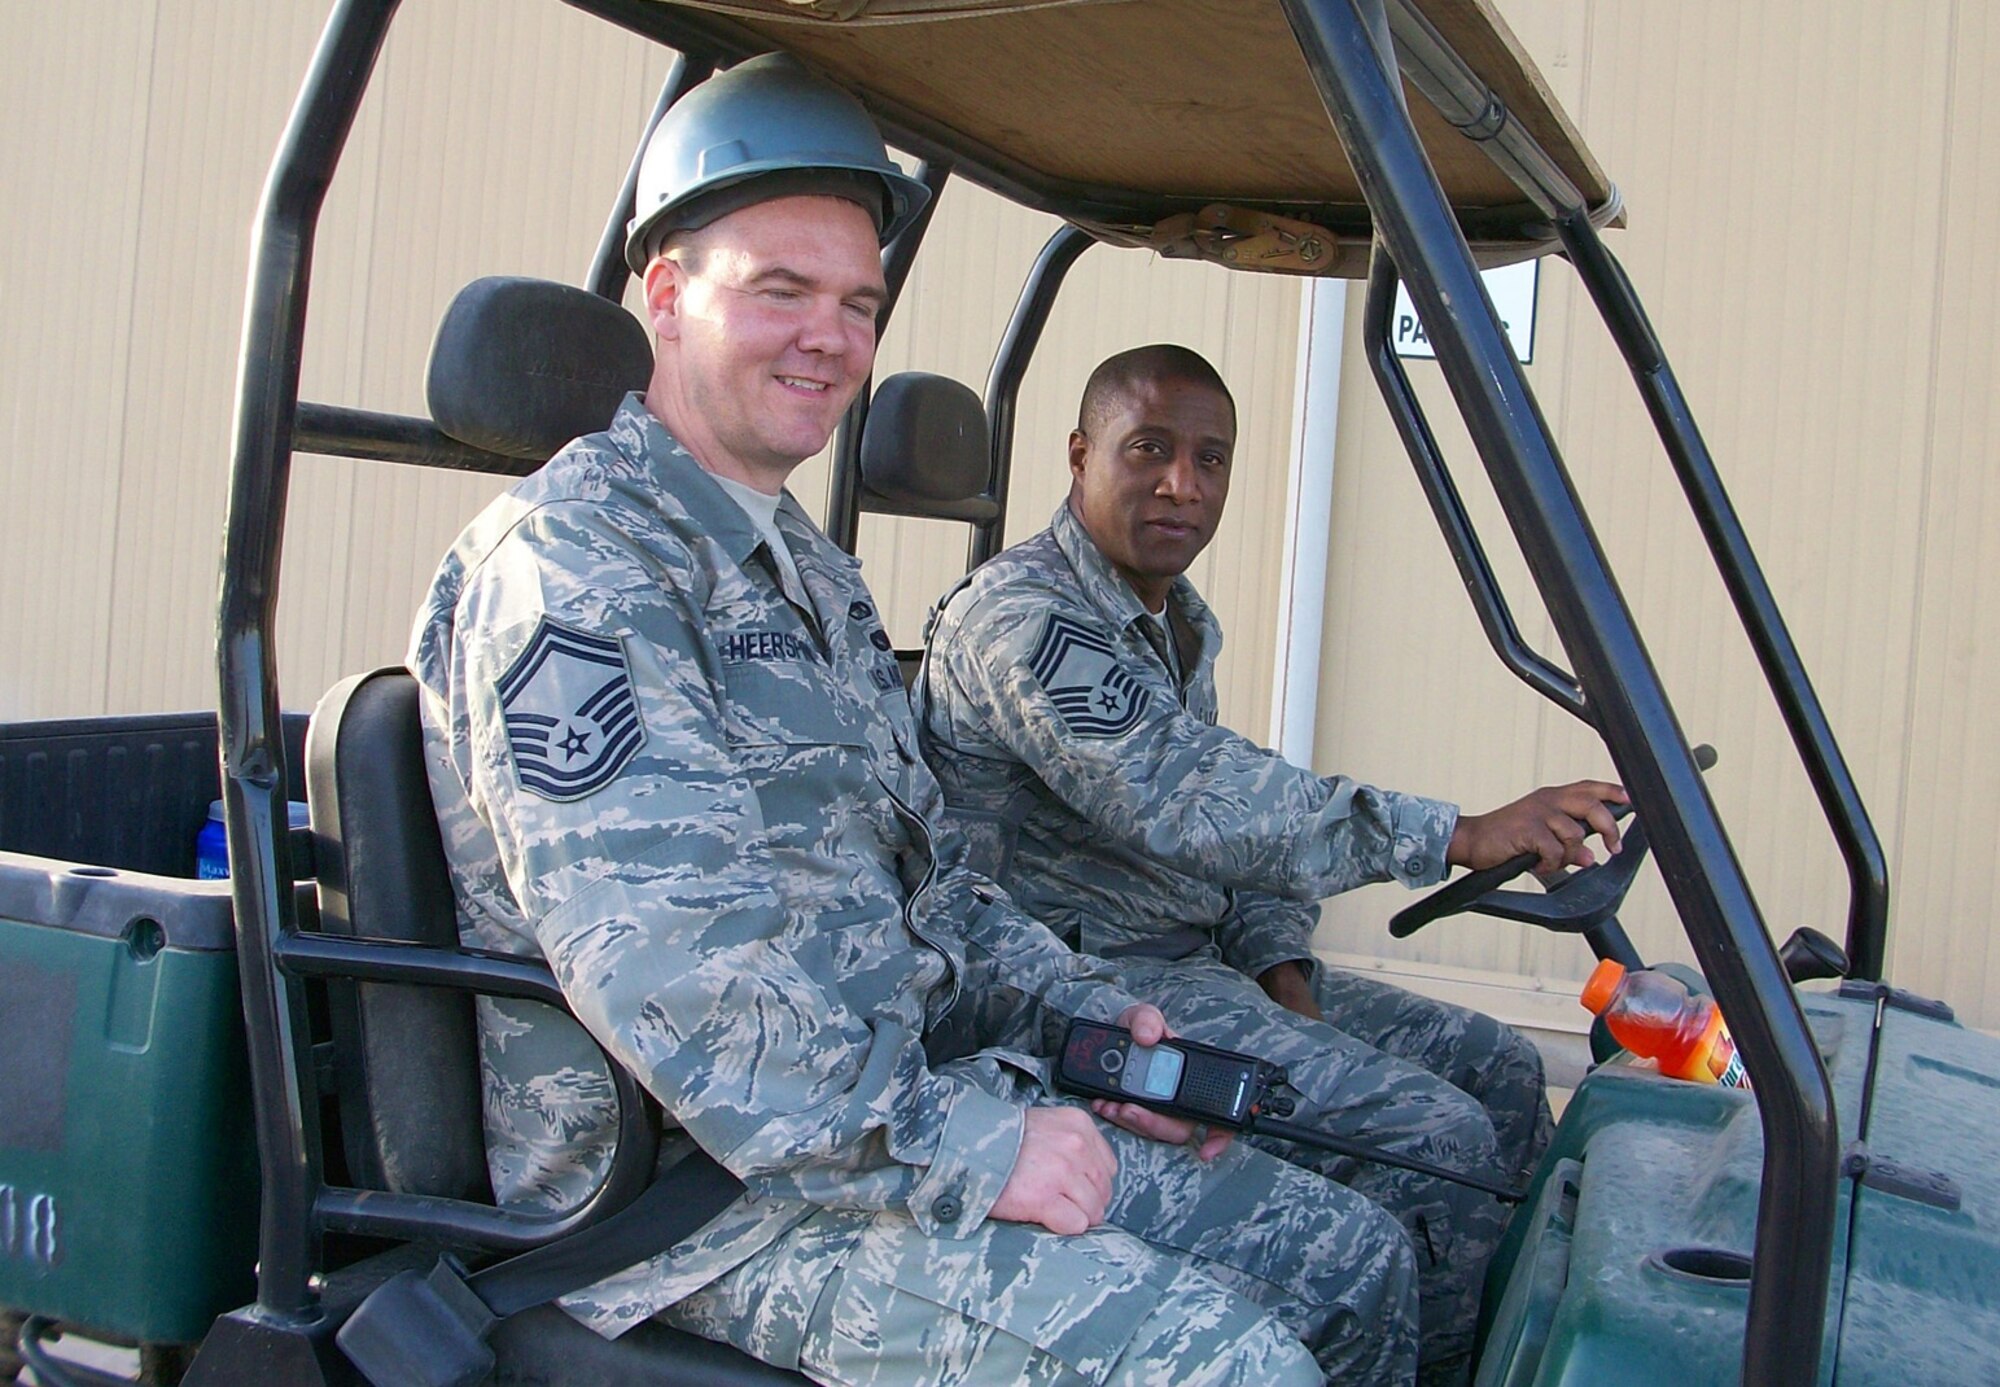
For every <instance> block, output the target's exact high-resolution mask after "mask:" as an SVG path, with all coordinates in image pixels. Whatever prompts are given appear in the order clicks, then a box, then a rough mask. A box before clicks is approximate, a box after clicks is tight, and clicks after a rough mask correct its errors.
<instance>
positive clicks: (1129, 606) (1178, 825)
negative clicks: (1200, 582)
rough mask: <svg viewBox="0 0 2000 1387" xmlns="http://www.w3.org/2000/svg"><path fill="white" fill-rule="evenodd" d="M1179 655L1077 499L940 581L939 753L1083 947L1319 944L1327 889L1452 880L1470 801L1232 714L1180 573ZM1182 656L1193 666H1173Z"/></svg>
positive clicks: (921, 712) (1032, 899) (951, 785)
mask: <svg viewBox="0 0 2000 1387" xmlns="http://www.w3.org/2000/svg"><path fill="white" fill-rule="evenodd" d="M1167 613H1168V618H1169V625H1170V627H1171V629H1172V630H1173V631H1174V633H1175V636H1176V637H1177V641H1178V646H1179V649H1178V652H1177V654H1178V659H1176V660H1175V661H1174V665H1170V664H1169V652H1168V650H1167V649H1166V647H1165V644H1164V637H1163V636H1162V634H1161V631H1160V627H1159V625H1158V624H1157V623H1156V622H1154V621H1151V620H1148V619H1147V617H1146V611H1145V608H1144V606H1143V605H1142V604H1141V603H1140V601H1139V599H1138V597H1137V595H1136V594H1134V593H1133V591H1132V589H1131V587H1130V586H1129V585H1128V584H1127V583H1126V582H1125V580H1124V579H1123V578H1122V577H1121V576H1119V574H1118V572H1117V570H1115V569H1114V568H1112V566H1111V565H1110V563H1109V562H1108V561H1107V560H1106V559H1105V557H1104V556H1103V554H1102V553H1101V552H1100V551H1099V550H1098V548H1097V546H1096V544H1095V543H1094V542H1093V541H1092V540H1091V538H1090V536H1089V534H1088V533H1086V532H1085V530H1084V528H1083V525H1082V523H1081V522H1080V521H1078V520H1077V518H1076V516H1075V515H1074V514H1073V513H1072V512H1071V511H1070V509H1069V505H1068V503H1067V502H1065V503H1064V504H1062V505H1060V506H1058V507H1056V513H1055V518H1054V519H1053V520H1052V521H1051V522H1050V525H1049V528H1048V529H1046V530H1044V531H1042V532H1041V533H1040V534H1038V535H1036V536H1035V537H1034V538H1032V539H1029V540H1027V541H1025V542H1023V543H1021V544H1018V545H1015V546H1014V547H1013V548H1011V549H1009V550H1007V551H1006V552H1005V553H1003V554H1001V555H999V556H998V557H996V558H994V559H993V560H992V561H991V562H989V563H987V564H985V565H983V566H982V567H980V568H978V569H976V570H974V571H973V572H972V573H971V574H970V575H969V576H968V577H967V578H966V579H965V580H964V581H963V582H962V583H960V584H959V586H958V587H956V588H955V589H953V590H952V591H951V592H950V593H948V594H946V596H945V598H944V599H943V600H942V601H941V602H940V603H939V604H938V607H937V610H936V611H935V612H934V613H933V615H932V617H931V626H930V630H929V631H928V632H927V634H926V640H927V641H928V643H929V653H928V655H927V657H926V659H925V662H924V673H923V677H922V683H921V687H920V691H919V696H918V731H919V735H920V736H921V738H922V740H923V748H924V754H925V756H926V757H927V758H928V759H929V761H930V764H931V768H932V770H933V771H935V772H936V774H937V776H938V778H939V779H940V780H941V781H942V782H943V784H944V791H945V799H946V801H947V803H949V805H950V806H951V818H952V820H953V821H954V823H955V824H956V825H957V826H958V827H959V828H960V829H961V830H963V832H964V833H965V834H966V835H967V837H968V839H969V840H970V841H971V842H972V843H973V845H974V857H973V861H974V863H975V864H976V865H978V866H979V867H980V869H981V870H982V871H985V872H988V873H989V874H991V875H992V876H994V877H995V878H996V879H997V880H999V881H1001V882H1002V883H1003V884H1004V885H1005V886H1006V887H1007V889H1008V891H1009V892H1010V893H1011V894H1012V895H1013V897H1014V898H1015V900H1016V901H1018V902H1019V903H1020V905H1021V908H1022V909H1024V910H1026V911H1028V912H1029V913H1031V914H1032V915H1034V916H1035V917H1036V918H1037V919H1040V920H1043V921H1046V922H1047V923H1048V924H1049V925H1050V927H1051V928H1053V929H1054V930H1055V931H1056V932H1057V933H1058V934H1060V935H1062V936H1063V937H1064V938H1066V939H1068V940H1069V941H1070V942H1071V943H1073V944H1075V945H1076V946H1077V947H1078V948H1080V949H1082V950H1083V951H1084V952H1085V953H1090V954H1097V955H1108V956H1114V957H1115V956H1118V955H1121V954H1127V955H1129V954H1138V955H1144V956H1149V957H1167V958H1178V957H1182V956H1184V955H1186V954H1189V953H1193V952H1195V951H1197V950H1200V949H1206V948H1209V947H1211V946H1212V947H1213V948H1215V949H1216V950H1218V951H1219V952H1220V954H1221V956H1222V957H1223V959H1224V960H1225V961H1227V962H1228V963H1230V964H1231V965H1232V966H1234V967H1236V968H1238V969H1240V970H1241V971H1243V972H1245V973H1247V974H1249V975H1251V976H1252V977H1255V976H1256V975H1257V974H1259V973H1261V972H1263V971H1264V970H1265V969H1267V968H1270V967H1271V966H1272V965H1274V964H1277V963H1281V962H1284V961H1286V960H1288V959H1296V960H1298V961H1300V962H1302V963H1304V964H1305V965H1306V966H1307V968H1308V969H1311V968H1312V967H1313V966H1314V965H1313V961H1312V930H1313V926H1314V925H1315V924H1316V923H1317V921H1318V917H1319V907H1318V905H1317V901H1318V900H1319V899H1320V898H1321V897H1324V896H1330V895H1334V894H1336V893H1338V892H1341V891H1345V890H1348V889H1349V888H1351V887H1354V886H1359V885H1362V884H1363V883H1366V882H1372V881H1384V880H1392V879H1393V880H1398V881H1402V882H1404V883H1406V884H1408V885H1410V886H1426V885H1430V884H1432V883H1434V882H1437V881H1441V880H1442V879H1443V878H1444V875H1445V870H1446V863H1445V848H1446V846H1447V845H1448V844H1449V843H1450V841H1451V834H1452V829H1453V828H1454V827H1455V826H1456V824H1457V822H1458V809H1457V807H1456V806H1454V805H1451V804H1448V803H1445V802H1443V801H1440V800H1431V799H1423V798H1421V797H1419V796H1416V795H1406V794H1399V793H1396V792H1394V791H1389V790H1377V789H1374V788H1373V787H1371V786H1367V785H1361V784H1358V783H1356V782H1355V781H1353V780H1350V779H1348V778H1346V777H1345V776H1326V777H1322V776H1318V775H1314V774H1312V773H1311V772H1309V771H1304V770H1300V769H1299V768H1298V767H1296V766H1293V765H1291V764H1290V763H1289V762H1287V761H1285V760H1284V759H1283V758H1281V757H1280V756H1278V755H1277V754H1276V753H1275V752H1270V751H1266V750H1264V749H1263V748H1261V747H1258V746H1257V745H1255V744H1254V743H1252V742H1250V741H1248V740H1247V739H1245V738H1243V737H1240V736H1238V735H1237V734H1236V733H1234V732H1231V731H1229V730H1228V729H1226V728H1221V727H1217V726H1216V725H1215V720H1216V695H1215V660H1216V655H1217V653H1218V652H1219V651H1220V649H1221V647H1222V629H1221V627H1220V625H1218V623H1217V622H1216V620H1215V617H1214V615H1213V614H1212V613H1211V612H1210V611H1209V608H1208V604H1207V603H1205V602H1203V601H1202V600H1201V596H1200V594H1199V593H1197V592H1196V591H1195V588H1194V584H1192V583H1191V582H1189V581H1188V579H1187V578H1186V577H1185V576H1182V577H1180V578H1177V579H1175V580H1174V584H1173V587H1172V590H1171V591H1170V592H1169V594H1168V597H1167ZM1175 665H1177V666H1178V668H1179V669H1180V670H1181V671H1182V672H1183V678H1182V679H1181V680H1179V681H1177V680H1176V679H1175V677H1174V675H1173V673H1172V669H1173V667H1174V666H1175Z"/></svg>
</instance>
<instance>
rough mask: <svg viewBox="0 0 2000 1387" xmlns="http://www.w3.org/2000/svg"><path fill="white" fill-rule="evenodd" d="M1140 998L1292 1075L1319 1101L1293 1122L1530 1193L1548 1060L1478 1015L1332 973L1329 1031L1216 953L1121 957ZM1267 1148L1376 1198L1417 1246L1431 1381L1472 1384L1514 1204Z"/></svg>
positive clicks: (1324, 972)
mask: <svg viewBox="0 0 2000 1387" xmlns="http://www.w3.org/2000/svg"><path fill="white" fill-rule="evenodd" d="M1116 962H1117V966H1118V968H1119V972H1120V975H1121V978H1120V980H1121V981H1122V982H1123V984H1124V985H1125V987H1126V988H1127V990H1129V991H1130V992H1131V993H1132V994H1133V995H1134V996H1137V997H1141V998H1144V999H1145V1000H1147V1001H1150V1002H1153V1003H1155V1004H1156V1005H1157V1006H1159V1008H1160V1009H1161V1010H1162V1011H1164V1012H1165V1013H1166V1016H1167V1020H1168V1022H1169V1023H1170V1024H1171V1025H1172V1026H1173V1028H1174V1030H1175V1031H1176V1032H1177V1033H1179V1034H1180V1035H1183V1036H1186V1037H1187V1038H1188V1039H1190V1040H1199V1041H1204V1042H1206V1043H1208V1044H1211V1045H1218V1046H1222V1047H1224V1048H1226V1049H1231V1050H1240V1051H1244V1052H1247V1053H1250V1054H1254V1055H1257V1056H1259V1057H1260V1058H1263V1059H1267V1060H1270V1061H1272V1062H1273V1063H1275V1064H1281V1065H1283V1066H1285V1068H1286V1070H1287V1071H1288V1072H1289V1075H1290V1079H1291V1083H1292V1085H1293V1086H1294V1087H1295V1088H1297V1089H1298V1090H1299V1092H1300V1093H1301V1094H1302V1095H1303V1098H1302V1100H1301V1101H1300V1103H1299V1106H1298V1110H1297V1112H1296V1113H1295V1114H1294V1115H1293V1117H1292V1119H1291V1120H1292V1121H1293V1122H1295V1123H1297V1124H1298V1125H1300V1126H1305V1127H1315V1128H1319V1129H1321V1130H1324V1131H1329V1132H1333V1133H1336V1134H1338V1135H1340V1136H1343V1137H1347V1138H1350V1139H1352V1140H1355V1141H1361V1142H1367V1143H1369V1144H1371V1145H1374V1146H1377V1147H1380V1148H1382V1149H1383V1150H1386V1151H1392V1152H1396V1153H1398V1154H1404V1155H1410V1156H1416V1157H1418V1158H1420V1159H1423V1160H1426V1161H1429V1162H1431V1163H1433V1164H1436V1165H1441V1166H1444V1167H1445V1168H1447V1169H1451V1170H1463V1171H1466V1172H1468V1173H1473V1174H1478V1175H1482V1176H1485V1177H1487V1178H1489V1179H1499V1180H1504V1181H1508V1182H1511V1183H1519V1182H1520V1181H1522V1180H1524V1179H1525V1178H1526V1177H1527V1175H1528V1173H1529V1172H1530V1171H1532V1170H1533V1169H1534V1166H1535V1163H1536V1162H1537V1161H1538V1160H1540V1158H1541V1154H1542V1152H1543V1150H1544V1149H1546V1147H1547V1146H1548V1143H1549V1138H1550V1136H1551V1134H1552V1124H1551V1122H1550V1120H1549V1107H1548V1099H1547V1096H1546V1094H1545V1092H1544V1086H1543V1079H1542V1065H1541V1057H1540V1055H1539V1054H1538V1053H1537V1052H1536V1050H1535V1048H1534V1046H1533V1045H1532V1044H1530V1043H1529V1042H1528V1041H1527V1040H1526V1039H1525V1038H1523V1037H1522V1036H1520V1035H1518V1034H1517V1033H1516V1032H1514V1031H1513V1030H1512V1029H1510V1028H1509V1027H1507V1026H1504V1025H1502V1024H1501V1023H1499V1022H1497V1021H1494V1020H1493V1019H1492V1018H1490V1017H1486V1016H1482V1015H1479V1014H1478V1013H1476V1012H1472V1011H1468V1010H1466V1009H1464V1008H1462V1007H1453V1006H1448V1005H1446V1004H1444V1003H1440V1002H1433V1001H1430V1000H1429V999H1427V998H1423V997H1419V996H1417V995H1416V994H1415V993H1412V992H1408V991H1405V990H1404V989H1402V988H1398V987H1393V986H1390V985H1388V984H1386V983H1382V982H1377V981H1374V980H1371V979H1368V978H1364V977H1359V976H1356V975H1354V974H1351V973H1340V972H1336V971H1334V970H1332V969H1328V968H1321V969H1319V970H1318V975H1317V980H1316V983H1317V992H1318V1000H1319V1004H1320V1010H1321V1012H1322V1014H1324V1015H1325V1016H1326V1018H1327V1023H1326V1024H1321V1023H1319V1022H1316V1021H1310V1020H1307V1019H1306V1018H1305V1017H1303V1016H1299V1015H1297V1014H1296V1013H1294V1012H1290V1011H1286V1010H1285V1009H1284V1008H1282V1007H1280V1006H1278V1005H1277V1003H1275V1002H1273V1001H1272V1000H1271V999H1270V998H1269V997H1267V996H1266V995H1265V994H1264V991H1263V989H1262V988H1260V987H1258V986H1257V984H1256V983H1255V982H1254V981H1252V980H1251V979H1249V978H1247V977H1245V976H1244V975H1243V974H1241V973H1239V972H1237V971H1236V970H1235V969H1233V968H1230V967H1229V966H1228V965H1226V964H1224V963H1223V962H1221V960H1220V959H1216V958H1213V957H1208V956H1203V955H1196V956H1194V957H1190V958H1183V959H1175V960H1161V959H1132V958H1121V959H1118V960H1116ZM1251 1141H1252V1142H1253V1143H1254V1144H1256V1145H1258V1146H1262V1147H1264V1148H1266V1149H1268V1150H1270V1151H1273V1152H1275V1153H1277V1154H1279V1155H1282V1156H1284V1157H1285V1158H1286V1159H1287V1160H1291V1161H1295V1162H1297V1163H1299V1164H1300V1165H1303V1166H1305V1167H1307V1168H1309V1169H1312V1170H1316V1171H1319V1172H1320V1173H1322V1174H1324V1175H1327V1176H1329V1177H1331V1178H1333V1179H1335V1180H1339V1181H1341V1182H1343V1183H1345V1184H1347V1185H1349V1186H1351V1187H1352V1188H1354V1189H1356V1190H1359V1191H1361V1192H1362V1193H1364V1194H1366V1195H1367V1196H1368V1197H1369V1198H1370V1199H1372V1200H1374V1201H1375V1202H1376V1203H1377V1204H1379V1205H1381V1206H1382V1208H1384V1209H1385V1210H1387V1211H1388V1212H1389V1213H1391V1214H1393V1215H1394V1216H1395V1217H1396V1219H1397V1221H1398V1222H1399V1223H1401V1224H1402V1226H1403V1228H1404V1229H1405V1230H1406V1231H1407V1232H1408V1234H1409V1237H1410V1241H1411V1243H1412V1245H1413V1246H1414V1248H1415V1250H1416V1257H1417V1266H1418V1269H1419V1274H1420V1286H1421V1298H1422V1308H1421V1324H1422V1359H1423V1362H1424V1364H1425V1365H1426V1373H1425V1379H1426V1381H1439V1382H1450V1381H1455V1380H1461V1379H1462V1378H1463V1376H1464V1373H1465V1371H1466V1368H1467V1366H1468V1365H1469V1355H1470V1353H1471V1349H1472V1341H1473V1336H1474V1333H1475V1331H1476V1328H1477V1325H1478V1318H1479V1300H1480V1291H1481V1287H1482V1283H1483V1282H1484V1280H1485V1275H1486V1266H1487V1263H1488V1262H1489V1261H1490V1260H1491V1259H1492V1256H1493V1252H1494V1249H1495V1248H1496V1247H1497V1246H1498V1245H1499V1241H1500V1236H1501V1234H1502V1233H1503V1232H1504V1231H1505V1230H1506V1225H1507V1219H1508V1217H1509V1213H1510V1207H1509V1206H1507V1205H1504V1204H1502V1203H1501V1202H1500V1201H1498V1200H1496V1199H1494V1198H1493V1197H1492V1196H1490V1195H1486V1194H1482V1193H1480V1192H1479V1191H1477V1190H1473V1189H1468V1188H1466V1187H1465V1186H1463V1185H1455V1184H1451V1183H1449V1182H1448V1181H1443V1180H1438V1179H1434V1178H1432V1177H1430V1176H1424V1175H1417V1174H1414V1173H1412V1172H1410V1171H1404V1170H1398V1169H1395V1168H1394V1167H1391V1166H1383V1165H1372V1164H1365V1163H1360V1162H1356V1161H1353V1160H1351V1159H1349V1158H1347V1157H1344V1156H1336V1155H1333V1154H1331V1153H1328V1152H1322V1151H1315V1150H1311V1149H1308V1148H1306V1147H1302V1146H1296V1145H1293V1144H1292V1143H1290V1142H1285V1141H1281V1140H1278V1139H1276V1138H1271V1137H1254V1138H1251Z"/></svg>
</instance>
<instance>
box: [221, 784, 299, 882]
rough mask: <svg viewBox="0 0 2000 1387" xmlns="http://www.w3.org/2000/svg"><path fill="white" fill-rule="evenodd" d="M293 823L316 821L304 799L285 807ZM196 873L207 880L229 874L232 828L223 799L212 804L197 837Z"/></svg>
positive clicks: (293, 825)
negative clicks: (228, 826)
mask: <svg viewBox="0 0 2000 1387" xmlns="http://www.w3.org/2000/svg"><path fill="white" fill-rule="evenodd" d="M285 812H286V818H287V820H288V822H289V826H290V827H292V828H294V829H300V828H304V827H306V825H307V824H309V823H311V822H312V817H311V815H310V814H309V813H308V812H307V811H306V806H305V802H304V801H303V800H296V799H295V800H293V801H291V802H290V803H289V804H287V805H286V806H285ZM194 874H195V876H197V877H199V878H200V879H201V880H203V881H221V880H224V879H226V878H227V877H228V875H229V831H228V830H227V829H226V828H224V827H223V824H222V801H221V800H217V801H215V803H213V804H211V805H209V806H208V822H207V823H205V824H203V825H202V826H201V832H200V833H197V834H196V835H195V839H194Z"/></svg>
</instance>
